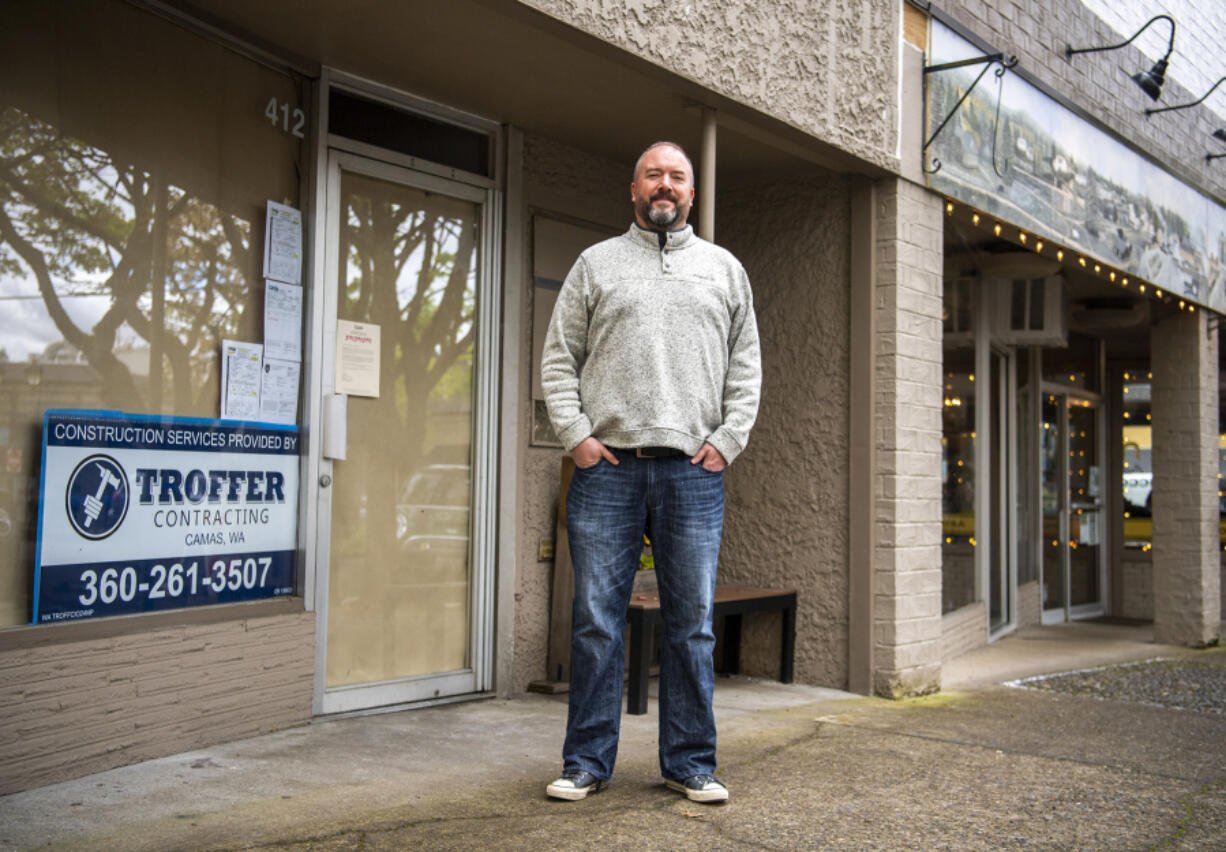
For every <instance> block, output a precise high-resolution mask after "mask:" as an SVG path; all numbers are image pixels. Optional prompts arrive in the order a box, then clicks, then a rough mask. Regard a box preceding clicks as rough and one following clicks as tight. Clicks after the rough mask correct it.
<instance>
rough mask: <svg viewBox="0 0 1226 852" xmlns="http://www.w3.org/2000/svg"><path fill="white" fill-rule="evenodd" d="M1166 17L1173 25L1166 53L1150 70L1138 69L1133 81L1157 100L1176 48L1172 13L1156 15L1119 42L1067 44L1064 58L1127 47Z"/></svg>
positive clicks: (1151, 97)
mask: <svg viewBox="0 0 1226 852" xmlns="http://www.w3.org/2000/svg"><path fill="white" fill-rule="evenodd" d="M1164 19H1165V20H1166V21H1168V22H1169V23H1170V25H1171V38H1170V41H1168V42H1167V46H1166V55H1165V56H1163V57H1162V58H1161V59H1159V60H1158V61H1157V62H1155V63H1154V67H1153V68H1150V69H1149V70H1148V71H1138V72H1137V73H1136V74H1133V75H1132V81H1133V82H1134V83H1136V84H1137V85H1138V86H1140V87H1141V91H1143V92H1145V94H1147V95H1149V97H1150V100H1155V101H1156V100H1158V96H1159V95H1161V94H1162V84H1163V83H1164V82H1166V66H1167V63H1168V62H1169V60H1170V58H1171V51H1172V50H1174V49H1175V19H1174V18H1172V17H1171V16H1170V15H1154V17H1152V18H1150V19H1149V20H1148V21H1147V22H1146V23H1145V26H1143V27H1141V29H1139V30H1137V31H1136V33H1135V34H1134V35H1133V37H1132V38H1130V39H1128V41H1122V42H1120V43H1119V44H1108V45H1105V46H1104V47H1073V46H1072V45H1071V44H1069V45H1065V47H1064V58H1065V59H1068V58H1070V57H1072V56H1073V55H1074V54H1077V53H1098V52H1100V51H1104V50H1119V49H1120V48H1121V47H1127V46H1128V45H1130V44H1132V43H1133V41H1134V40H1135V39H1136V37H1137V36H1139V35H1140V34H1141V33H1143V32H1145V31H1146V30H1147V29H1148V28H1149V25H1150V24H1152V23H1153V22H1154V21H1160V20H1164Z"/></svg>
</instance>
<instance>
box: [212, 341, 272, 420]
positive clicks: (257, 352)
mask: <svg viewBox="0 0 1226 852" xmlns="http://www.w3.org/2000/svg"><path fill="white" fill-rule="evenodd" d="M263 360H264V347H263V345H261V344H259V343H244V342H242V341H239V340H223V341H222V342H221V418H222V419H223V420H258V419H259V417H260V381H261V379H260V366H261V364H262V363H263Z"/></svg>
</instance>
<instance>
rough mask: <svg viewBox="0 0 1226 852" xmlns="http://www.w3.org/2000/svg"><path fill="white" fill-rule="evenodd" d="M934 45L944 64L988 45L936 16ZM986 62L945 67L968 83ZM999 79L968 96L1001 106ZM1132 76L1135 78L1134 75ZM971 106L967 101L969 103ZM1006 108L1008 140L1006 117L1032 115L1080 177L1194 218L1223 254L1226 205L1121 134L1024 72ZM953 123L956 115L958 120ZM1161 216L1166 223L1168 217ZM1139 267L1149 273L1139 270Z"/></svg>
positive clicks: (1012, 85) (1206, 249)
mask: <svg viewBox="0 0 1226 852" xmlns="http://www.w3.org/2000/svg"><path fill="white" fill-rule="evenodd" d="M1142 23H1143V22H1142ZM932 53H933V56H932V59H931V63H932V64H939V63H944V62H952V61H956V60H959V59H968V58H972V57H976V56H980V55H982V53H983V51H981V50H979V49H978V48H976V47H975V46H974V45H972V44H971V43H970V42H967V41H966V40H964V39H962V38H961V37H959V36H958V35H957V34H955V33H954V32H953V31H952V30H951V29H949V28H948V27H945V26H943V25H942V24H940V23H939V22H936V21H934V22H933V25H932ZM982 67H983V66H981V65H979V66H968V67H967V68H959V69H954V70H950V71H942V72H937V73H938V74H941V75H949V76H948V77H947V78H946V79H947V80H948V81H951V82H953V81H956V83H957V85H958V86H959V87H960V88H961V90H963V91H964V90H965V88H966V87H967V86H969V85H970V84H971V83H972V82H973V81H974V79H975V77H976V76H977V75H978V73H979V71H980V70H981V69H982ZM994 81H995V78H994V76H993V71H989V72H988V74H987V75H986V76H985V77H984V79H983V80H982V81H981V82H980V84H979V86H978V87H976V89H975V91H974V93H973V94H972V95H971V97H970V98H969V99H968V102H969V101H970V100H975V101H978V102H979V103H981V104H982V105H984V106H985V108H987V109H988V110H990V111H994V110H995V108H996V99H997V94H998V89H997V88H996V86H995V85H993V83H994ZM1124 84H1126V85H1131V83H1130V82H1129V81H1128V80H1127V78H1126V76H1125V77H1124ZM963 108H964V109H965V106H964V107H963ZM1000 109H1001V124H1002V128H1001V130H1000V138H1001V142H1002V144H1003V142H1004V139H1005V138H1006V134H1005V130H1004V126H1003V125H1004V124H1005V123H1006V122H1007V121H1008V120H1009V116H1010V115H1017V116H1025V119H1026V121H1027V122H1028V123H1029V124H1030V125H1032V126H1033V127H1035V128H1036V129H1038V130H1039V131H1040V132H1041V133H1044V134H1046V135H1047V136H1048V137H1049V138H1050V139H1051V140H1053V142H1054V143H1055V145H1056V147H1057V148H1058V149H1059V150H1060V152H1061V153H1063V154H1064V155H1065V156H1066V157H1068V158H1069V159H1070V160H1071V163H1070V165H1071V166H1072V167H1073V169H1074V171H1075V172H1076V173H1077V175H1078V176H1079V178H1080V177H1081V176H1088V174H1089V173H1090V172H1093V173H1095V174H1097V175H1098V176H1099V177H1100V178H1101V179H1103V180H1106V181H1109V182H1111V183H1114V184H1116V185H1117V186H1118V187H1121V188H1122V189H1124V190H1126V191H1127V192H1128V193H1129V194H1130V195H1133V196H1140V197H1143V198H1147V199H1148V200H1149V201H1150V202H1151V203H1152V204H1153V205H1154V206H1155V207H1157V208H1159V209H1160V210H1162V211H1163V212H1164V213H1165V214H1166V215H1178V216H1179V217H1180V218H1182V219H1183V221H1184V223H1185V224H1186V225H1187V226H1188V229H1189V231H1190V235H1191V242H1192V244H1193V245H1192V246H1191V247H1194V248H1195V250H1196V251H1197V252H1198V253H1200V254H1202V255H1205V256H1211V257H1216V256H1217V254H1218V248H1219V245H1220V241H1221V240H1222V239H1223V236H1224V235H1226V208H1223V207H1222V206H1221V205H1220V204H1217V203H1216V202H1215V201H1213V200H1212V199H1210V198H1209V197H1208V196H1206V195H1204V194H1202V193H1201V192H1199V191H1198V190H1196V189H1194V188H1193V187H1191V186H1189V185H1187V184H1185V183H1183V182H1182V181H1180V180H1179V179H1177V178H1175V177H1174V176H1172V175H1171V174H1170V173H1168V172H1167V171H1165V170H1164V169H1162V168H1160V167H1158V166H1156V165H1154V164H1153V163H1151V162H1150V161H1149V160H1147V159H1145V158H1144V157H1142V156H1140V155H1139V154H1137V153H1136V152H1135V151H1133V150H1132V149H1130V148H1128V147H1127V146H1125V145H1124V144H1123V143H1121V142H1120V141H1118V140H1117V139H1116V138H1114V137H1113V136H1111V135H1109V134H1107V133H1105V132H1103V131H1101V130H1099V129H1098V128H1097V127H1095V126H1093V125H1092V124H1090V123H1088V122H1087V121H1085V120H1084V119H1082V118H1080V117H1078V116H1077V115H1076V114H1075V113H1073V112H1072V111H1070V110H1068V109H1066V108H1065V107H1063V106H1061V105H1060V104H1059V103H1057V102H1056V101H1054V100H1053V99H1051V98H1049V97H1048V96H1047V95H1045V94H1043V93H1042V92H1041V91H1039V90H1038V89H1037V88H1035V87H1034V86H1032V85H1030V84H1029V83H1027V82H1026V81H1025V80H1023V79H1021V78H1020V77H1018V76H1017V75H1016V74H1006V75H1005V78H1004V93H1003V97H1002V101H1001V108H1000ZM942 117H943V116H942V115H934V116H931V117H930V121H931V122H932V123H933V127H935V124H936V123H937V122H939V121H940V120H941V119H942ZM955 121H956V119H955ZM952 124H953V122H951V126H952ZM950 129H951V128H950V127H947V128H946V130H945V131H943V132H942V136H940V137H938V138H937V139H936V140H935V141H934V143H933V145H932V148H931V149H930V152H931V153H934V154H936V155H937V156H938V157H939V156H940V154H939V153H938V151H940V150H941V145H942V141H943V137H945V136H946V135H947V134H949V132H950ZM929 132H931V130H930V131H929ZM1012 154H1013V152H1009V151H1004V150H1003V149H1002V150H1001V151H1000V152H999V154H998V157H999V159H1001V160H1002V161H1003V159H1004V158H1005V157H1007V156H1012ZM945 180H946V178H945V177H944V176H943V175H941V174H940V173H939V172H938V173H937V175H936V176H934V178H933V185H934V186H940V185H942V184H943V183H944V182H945ZM981 189H984V190H986V191H988V192H989V193H990V194H991V195H992V196H996V195H997V193H998V192H999V188H998V187H987V186H984V187H981ZM951 190H952V188H951ZM997 212H1001V211H997ZM1005 212H1006V213H1007V211H1005ZM1046 224H1048V226H1049V227H1051V228H1052V229H1053V231H1052V232H1051V233H1050V234H1049V235H1050V236H1052V237H1055V238H1057V239H1064V240H1066V241H1067V242H1069V243H1070V244H1072V245H1078V244H1079V243H1080V238H1079V235H1078V234H1065V233H1060V229H1059V228H1058V226H1057V225H1056V224H1055V223H1050V222H1049V223H1046ZM1158 224H1159V226H1160V225H1161V223H1158ZM1155 236H1164V234H1163V233H1161V232H1159V233H1157V234H1155ZM1139 248H1143V247H1139ZM1137 274H1142V273H1140V272H1137ZM1203 283H1208V282H1203ZM1222 299H1223V294H1222V293H1220V292H1218V293H1214V294H1213V297H1212V300H1213V303H1214V305H1220V304H1221V302H1222Z"/></svg>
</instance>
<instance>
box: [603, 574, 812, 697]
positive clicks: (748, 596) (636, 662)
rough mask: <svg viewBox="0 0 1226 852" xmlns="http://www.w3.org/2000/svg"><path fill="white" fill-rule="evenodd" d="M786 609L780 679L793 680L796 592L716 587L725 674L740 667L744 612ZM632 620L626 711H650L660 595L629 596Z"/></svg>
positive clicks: (716, 611)
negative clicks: (649, 688) (654, 631)
mask: <svg viewBox="0 0 1226 852" xmlns="http://www.w3.org/2000/svg"><path fill="white" fill-rule="evenodd" d="M774 611H781V612H782V613H783V642H782V646H781V649H780V653H779V680H781V681H783V682H784V683H791V682H792V657H793V655H794V653H795V650H796V592H794V591H781V590H779V589H758V588H754V587H752V586H731V585H729V586H724V585H717V586H716V587H715V618H723V619H724V658H723V671H724V673H725V674H737V673H738V672H739V671H740V669H741V616H742V615H744V614H745V613H747V612H774ZM626 620H627V621H628V622H629V624H630V672H629V681H630V694H629V696H628V698H627V701H626V712H627V713H629V714H631V715H635V716H641V715H643V714H644V713H646V712H647V676H648V674H650V670H651V637H652V629H653V628H654V627H655V625H657V624H659V623H661V617H660V596H659V595H658V594H652V595H647V594H636V595H632V596H631V598H630V610H629V613H628V615H627V619H626Z"/></svg>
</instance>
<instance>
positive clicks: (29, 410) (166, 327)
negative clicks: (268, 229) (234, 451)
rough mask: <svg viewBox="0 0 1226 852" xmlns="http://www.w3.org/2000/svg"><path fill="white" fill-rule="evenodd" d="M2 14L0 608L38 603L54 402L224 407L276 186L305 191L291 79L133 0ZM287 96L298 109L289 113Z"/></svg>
mask: <svg viewBox="0 0 1226 852" xmlns="http://www.w3.org/2000/svg"><path fill="white" fill-rule="evenodd" d="M5 17H6V21H5V26H4V27H3V28H2V31H0V74H2V75H3V79H4V80H5V84H4V88H3V94H0V301H2V302H3V303H4V308H3V310H0V449H2V450H3V453H4V457H5V466H4V467H3V468H2V469H0V625H14V624H22V623H25V622H28V621H29V620H30V607H31V600H30V597H31V578H32V573H33V565H34V548H35V537H36V530H37V519H38V501H39V493H38V491H39V464H40V446H41V430H42V419H43V412H44V411H45V410H46V409H49V408H88V409H109V410H119V411H125V412H130V413H148V414H173V415H186V416H197V417H208V418H215V417H217V416H218V414H219V408H218V405H219V375H218V373H219V360H220V359H219V346H220V341H221V340H222V339H223V338H231V339H238V340H246V341H253V342H259V341H261V340H262V338H263V331H262V317H263V313H262V306H263V297H264V286H263V281H262V278H261V272H262V264H261V261H262V239H263V221H264V211H265V204H266V202H267V201H268V200H274V201H278V202H282V203H285V204H289V205H291V206H295V207H297V206H299V204H298V177H297V164H298V162H299V160H300V156H301V146H302V144H303V142H302V140H301V139H300V138H298V137H296V136H295V135H294V132H293V130H294V127H293V126H291V125H289V124H288V123H282V122H280V121H279V120H278V121H276V122H274V121H273V120H272V119H270V118H269V112H268V108H269V104H273V103H275V104H283V105H287V107H288V109H289V110H295V109H297V110H301V109H302V108H303V106H304V104H303V97H302V95H303V91H302V89H301V85H300V83H299V82H298V81H295V80H294V79H293V78H291V77H289V76H287V75H285V74H283V73H280V72H277V71H273V70H270V69H268V68H266V67H263V66H261V65H258V64H256V63H255V62H253V61H251V60H248V59H245V58H243V57H241V56H239V55H238V54H237V53H234V52H232V51H229V50H227V49H225V48H223V47H222V46H220V45H217V44H214V43H212V42H209V41H207V40H205V39H203V38H200V37H198V36H195V35H193V34H191V33H189V32H187V31H185V30H182V29H180V28H178V27H176V26H174V25H172V24H170V23H168V22H166V21H164V20H163V19H161V18H158V17H156V16H154V15H151V14H149V13H147V12H143V11H141V10H138V9H135V8H133V7H132V6H130V5H128V4H126V3H120V2H91V3H86V2H80V3H72V2H64V3H49V4H40V3H23V4H16V5H13V6H12V7H11V8H9V9H6V16H5ZM287 114H288V113H287Z"/></svg>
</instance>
